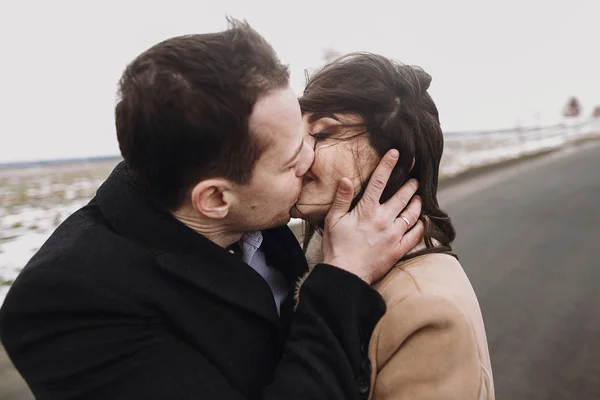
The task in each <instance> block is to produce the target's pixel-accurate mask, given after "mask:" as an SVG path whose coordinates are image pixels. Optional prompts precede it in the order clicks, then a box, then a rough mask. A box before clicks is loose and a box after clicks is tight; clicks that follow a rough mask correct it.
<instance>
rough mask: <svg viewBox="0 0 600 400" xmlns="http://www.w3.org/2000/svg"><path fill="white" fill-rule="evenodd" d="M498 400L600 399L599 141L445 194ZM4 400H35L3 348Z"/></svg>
mask: <svg viewBox="0 0 600 400" xmlns="http://www.w3.org/2000/svg"><path fill="white" fill-rule="evenodd" d="M440 200H441V205H442V207H443V208H445V209H446V210H447V211H448V213H449V214H450V216H451V217H452V219H453V221H454V223H455V226H456V228H457V231H458V238H457V241H456V243H455V250H456V252H457V253H458V255H459V257H460V260H461V262H462V264H463V266H464V267H465V270H466V271H467V273H468V275H469V277H470V279H471V282H472V283H473V286H474V288H475V291H476V292H477V294H478V297H479V300H480V303H481V307H482V310H483V315H484V319H485V323H486V329H487V334H488V342H489V346H490V352H491V356H492V364H493V369H494V379H495V384H496V398H497V399H498V400H546V399H548V400H550V399H552V400H557V399H558V400H563V399H564V400H568V399H577V400H593V399H600V289H599V288H598V286H599V284H600V259H598V258H597V257H598V256H599V253H600V142H591V143H587V144H583V145H580V146H578V147H577V148H570V149H565V150H563V151H560V152H557V153H552V154H549V155H546V156H542V157H539V158H536V159H533V160H528V161H525V162H521V163H519V164H516V165H512V166H508V167H503V168H502V169H497V170H494V171H491V172H490V171H487V172H486V173H485V174H484V175H481V176H476V177H474V178H469V179H468V180H464V181H460V182H455V183H453V184H452V185H450V186H448V187H445V188H443V189H442V190H441V191H440ZM0 398H2V399H4V400H21V399H30V398H32V397H31V395H30V394H29V393H28V391H27V389H26V387H25V386H24V384H23V382H22V380H20V378H19V376H18V374H17V373H16V372H15V371H14V369H12V367H11V365H10V362H9V361H8V360H7V359H6V356H5V355H4V354H3V353H2V351H1V348H0Z"/></svg>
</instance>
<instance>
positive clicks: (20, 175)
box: [0, 120, 600, 304]
mask: <svg viewBox="0 0 600 400" xmlns="http://www.w3.org/2000/svg"><path fill="white" fill-rule="evenodd" d="M599 133H600V121H598V120H597V121H593V122H586V123H583V124H579V125H577V126H569V127H565V126H554V127H548V128H541V129H528V130H520V131H519V130H505V131H496V132H491V131H490V132H463V133H461V132H455V133H447V134H446V137H445V141H446V145H445V151H444V157H443V159H442V165H441V175H442V179H443V178H446V177H450V176H455V175H457V174H460V173H461V172H464V171H466V170H469V169H471V168H474V167H479V166H483V165H489V164H494V163H498V162H502V161H506V160H510V159H514V158H519V157H523V156H527V155H531V154H536V153H539V152H543V151H548V150H553V149H558V148H561V147H564V146H568V145H570V144H571V143H573V142H574V141H578V140H581V139H586V138H600V135H599ZM116 163H117V161H116V160H115V161H98V162H89V163H73V164H67V165H52V166H42V167H29V168H0V304H1V303H2V301H3V299H4V297H5V295H6V292H7V291H8V288H9V287H10V285H11V284H12V282H13V281H14V279H15V278H16V276H17V275H18V273H19V271H20V270H21V268H23V266H24V265H25V264H26V263H27V261H28V260H29V259H30V258H31V257H32V256H33V254H34V253H35V252H36V251H37V250H38V249H39V248H40V246H41V245H42V244H43V243H44V241H45V240H46V239H47V238H48V236H49V235H50V234H51V233H52V231H53V230H54V229H55V228H56V227H57V226H58V225H59V224H60V223H61V222H62V221H64V219H65V218H66V217H67V216H69V215H70V214H71V213H73V212H74V211H75V210H77V209H79V208H80V207H82V206H83V205H85V204H86V203H87V202H88V201H89V199H90V198H92V197H93V196H94V194H95V191H96V189H97V188H98V186H99V185H100V184H101V183H102V182H103V181H104V179H106V177H107V176H108V175H109V173H110V171H111V170H112V168H113V167H114V166H115V165H116ZM297 222H298V221H292V222H291V223H292V224H296V223H297Z"/></svg>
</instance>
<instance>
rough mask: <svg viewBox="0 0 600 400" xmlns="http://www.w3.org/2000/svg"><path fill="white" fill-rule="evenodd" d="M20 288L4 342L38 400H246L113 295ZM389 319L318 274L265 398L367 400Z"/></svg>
mask: <svg viewBox="0 0 600 400" xmlns="http://www.w3.org/2000/svg"><path fill="white" fill-rule="evenodd" d="M25 275H27V274H25ZM20 281H21V282H17V283H16V285H17V286H16V287H13V290H11V293H9V296H8V297H7V302H6V303H5V305H4V307H3V309H2V311H1V313H0V337H1V338H2V341H3V343H4V345H5V347H6V349H7V351H8V353H9V355H10V357H11V359H12V360H13V362H14V364H15V366H16V367H17V369H19V371H21V373H22V374H23V375H24V377H25V378H26V380H27V383H28V384H29V385H30V387H31V389H32V391H33V392H34V395H35V396H36V398H37V399H38V400H44V399H53V400H54V399H66V398H69V399H73V398H85V399H107V400H108V399H110V400H115V399H134V398H135V399H137V398H139V399H219V400H234V399H235V400H238V399H239V400H241V399H245V397H244V396H243V395H242V394H241V393H240V392H239V391H236V390H235V389H234V388H232V387H231V385H230V384H229V383H228V381H227V379H226V378H225V377H224V376H223V375H222V374H221V373H220V371H219V370H218V369H217V368H215V367H214V366H213V365H212V364H211V363H210V362H208V360H207V359H206V358H205V357H204V356H203V354H201V353H199V352H198V351H197V350H196V349H195V348H193V347H191V346H189V345H188V344H187V343H186V342H184V341H182V340H180V339H179V338H177V337H176V336H175V335H173V333H171V332H169V331H167V330H165V329H164V328H163V327H162V326H161V325H160V324H158V323H156V324H153V323H152V319H151V316H150V315H145V314H144V313H146V314H147V311H144V310H142V308H141V307H139V306H137V305H135V304H131V303H130V302H128V300H127V299H124V298H123V297H121V296H119V295H117V294H115V293H112V292H110V291H109V290H108V289H107V288H99V287H96V286H95V285H94V284H93V283H92V282H87V281H86V280H82V279H77V280H76V281H75V278H74V277H58V276H57V277H55V279H53V280H52V282H50V283H48V280H47V279H46V280H45V282H44V284H43V285H42V284H41V283H40V282H36V280H35V279H28V278H27V276H23V279H20ZM36 286H38V287H36ZM24 287H27V290H26V291H25V290H23V291H22V293H21V290H20V289H21V288H24ZM37 290H39V291H43V292H44V296H43V297H42V296H40V297H36V291H37ZM40 298H43V299H44V303H43V305H42V304H38V303H37V302H38V300H36V299H40ZM65 299H73V301H72V302H67V301H65ZM75 299H76V300H75ZM41 310H43V312H42V311H41ZM384 311H385V305H384V303H383V300H382V299H381V297H380V296H379V294H378V293H377V292H376V291H375V290H373V289H372V288H371V287H370V286H368V285H367V284H366V283H364V282H363V281H362V280H360V279H359V278H357V277H355V276H354V275H351V274H349V273H347V272H345V271H343V270H341V269H338V268H335V267H333V266H329V265H319V266H318V267H316V268H315V270H314V271H313V273H311V275H310V276H309V278H308V279H307V280H306V282H305V283H304V285H303V286H302V289H301V301H300V303H299V304H298V307H297V309H296V311H295V314H294V316H293V320H292V324H291V327H290V334H289V337H288V340H287V342H286V345H285V351H284V356H283V357H282V360H281V362H280V364H279V365H278V366H277V368H276V370H275V373H274V379H273V382H272V383H271V384H270V385H269V386H267V387H266V388H265V389H264V391H263V393H262V395H261V397H260V398H262V399H273V400H275V399H277V400H281V399H291V400H293V399H303V400H304V399H323V400H335V399H340V400H341V399H344V400H345V399H359V398H363V397H364V392H365V390H364V387H363V386H364V381H365V374H366V379H368V371H365V368H364V365H365V362H364V361H365V360H366V357H367V355H366V344H367V343H368V340H369V339H370V336H371V332H372V330H373V329H374V326H375V324H376V323H377V321H378V320H379V319H380V318H381V316H382V315H383V312H384ZM57 356H59V357H60V360H57V359H56V357H57ZM50 366H51V367H50ZM367 382H368V380H367ZM361 385H362V386H361Z"/></svg>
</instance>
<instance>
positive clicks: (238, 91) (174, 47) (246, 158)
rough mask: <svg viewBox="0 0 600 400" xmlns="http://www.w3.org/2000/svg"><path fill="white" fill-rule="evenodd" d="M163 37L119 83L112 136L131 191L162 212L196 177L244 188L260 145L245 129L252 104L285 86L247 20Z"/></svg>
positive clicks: (285, 77) (282, 71)
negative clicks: (216, 29)
mask: <svg viewBox="0 0 600 400" xmlns="http://www.w3.org/2000/svg"><path fill="white" fill-rule="evenodd" d="M228 22H229V27H228V29H227V30H226V31H223V32H218V33H209V34H201V35H187V36H181V37H175V38H172V39H168V40H166V41H164V42H162V43H159V44H157V45H155V46H153V47H152V48H150V49H148V50H147V51H145V52H144V53H142V54H141V55H140V56H138V57H137V58H136V59H135V60H134V61H133V62H132V63H131V64H129V65H128V66H127V68H126V70H125V72H124V73H123V76H122V78H121V80H120V82H119V94H120V101H119V102H118V104H117V106H116V110H115V122H116V128H117V138H118V140H119V148H120V149H121V154H122V155H123V158H124V160H125V163H126V164H127V168H128V171H129V173H130V175H131V176H132V178H133V179H134V181H135V183H136V184H137V186H138V187H139V188H140V189H141V190H142V191H143V192H144V193H145V194H146V195H148V196H149V197H150V198H151V199H152V200H153V201H154V202H155V203H157V204H158V205H159V206H161V207H162V208H164V209H167V210H173V209H175V208H177V207H178V206H179V205H181V203H182V201H183V199H184V198H185V195H186V193H187V191H188V190H189V188H190V187H191V186H192V185H193V184H195V183H196V182H198V181H199V180H201V179H205V178H210V177H224V178H227V179H230V180H232V181H234V182H236V183H242V184H243V183H247V182H248V181H249V180H250V178H251V175H252V171H253V169H254V165H255V163H256V161H257V160H258V158H259V157H260V155H261V154H262V151H263V150H264V146H262V145H261V143H260V141H259V140H257V139H256V138H255V137H254V135H253V133H252V132H250V131H249V129H248V120H249V118H250V114H251V113H252V109H253V107H254V104H255V103H256V101H257V100H258V99H259V98H260V97H261V96H263V95H265V94H267V93H268V92H270V91H272V90H275V89H279V88H284V87H286V86H287V85H288V84H289V72H288V68H287V67H286V66H285V65H282V64H281V62H280V61H279V59H278V57H277V55H276V54H275V51H274V50H273V48H272V47H271V46H270V45H269V43H267V41H266V40H265V39H264V38H263V37H262V36H261V35H259V34H258V33H257V32H256V31H255V30H254V29H252V27H250V25H249V24H248V23H246V22H240V21H237V20H234V19H228Z"/></svg>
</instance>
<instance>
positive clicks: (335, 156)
mask: <svg viewBox="0 0 600 400" xmlns="http://www.w3.org/2000/svg"><path fill="white" fill-rule="evenodd" d="M303 118H304V121H305V125H306V130H307V135H309V138H308V141H309V143H314V146H315V160H314V162H313V164H312V167H311V168H310V170H309V171H308V173H307V174H306V175H305V176H304V181H303V186H302V192H301V194H300V199H299V200H298V202H297V203H296V207H295V208H293V209H292V217H294V218H302V219H304V220H307V221H309V222H311V223H314V224H317V225H322V224H323V221H324V220H325V216H326V215H327V213H328V212H329V209H330V208H331V205H332V204H333V200H334V198H335V193H336V190H337V185H338V182H339V180H340V179H341V178H343V177H346V178H349V179H350V180H352V182H353V184H354V194H355V195H356V194H358V192H359V191H360V190H361V188H362V186H363V182H365V181H366V179H367V178H368V177H369V175H370V174H371V172H372V171H373V170H374V169H375V167H376V165H377V162H378V161H379V157H378V155H377V152H376V151H375V149H373V147H371V145H370V144H369V140H368V137H367V134H366V133H363V132H364V130H363V129H361V128H357V127H352V126H351V125H356V124H361V123H362V122H363V121H362V119H361V118H360V117H359V116H356V115H352V114H335V115H333V116H331V117H325V118H321V119H318V120H316V121H314V122H309V118H310V114H309V115H306V114H305V115H304V116H303Z"/></svg>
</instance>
